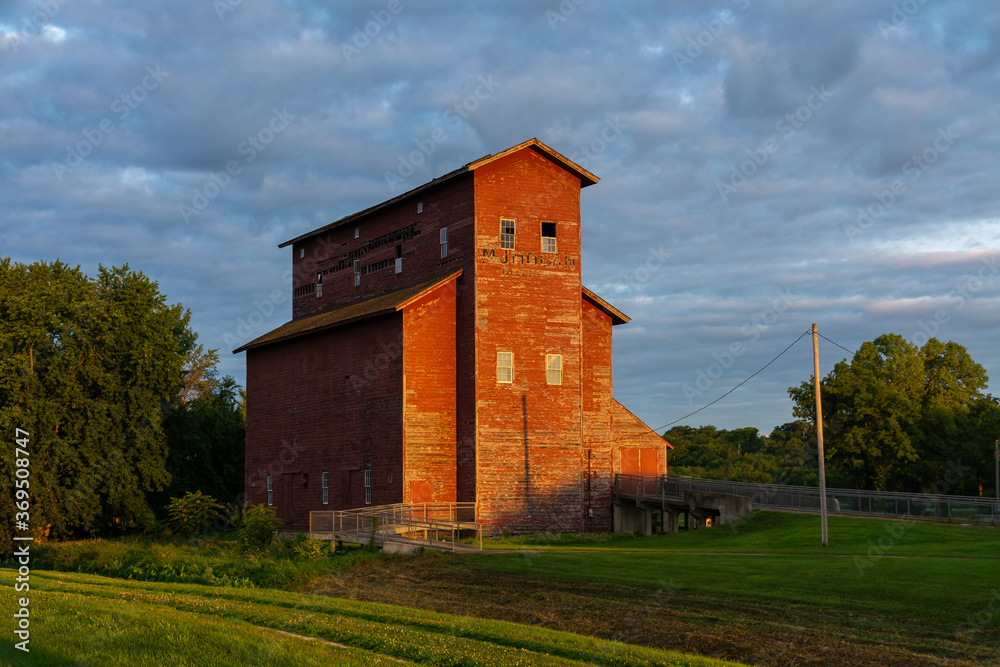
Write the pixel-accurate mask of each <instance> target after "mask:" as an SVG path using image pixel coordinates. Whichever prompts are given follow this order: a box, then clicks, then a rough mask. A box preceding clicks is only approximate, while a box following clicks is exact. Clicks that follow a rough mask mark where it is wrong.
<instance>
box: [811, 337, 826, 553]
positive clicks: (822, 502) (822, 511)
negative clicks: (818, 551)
mask: <svg viewBox="0 0 1000 667" xmlns="http://www.w3.org/2000/svg"><path fill="white" fill-rule="evenodd" d="M812 330H813V384H815V386H816V445H817V450H818V451H817V456H818V457H819V515H820V521H821V523H822V526H823V528H822V533H823V546H824V547H825V546H827V545H828V542H829V540H828V539H827V532H826V461H825V457H824V456H823V403H822V402H821V401H820V395H819V331H818V330H817V328H816V324H815V322H814V323H813V327H812Z"/></svg>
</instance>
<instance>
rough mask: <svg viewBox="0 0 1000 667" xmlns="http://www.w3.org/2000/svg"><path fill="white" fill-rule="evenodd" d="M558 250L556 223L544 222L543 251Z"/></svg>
mask: <svg viewBox="0 0 1000 667" xmlns="http://www.w3.org/2000/svg"><path fill="white" fill-rule="evenodd" d="M555 251H556V223H554V222H543V223H542V252H555Z"/></svg>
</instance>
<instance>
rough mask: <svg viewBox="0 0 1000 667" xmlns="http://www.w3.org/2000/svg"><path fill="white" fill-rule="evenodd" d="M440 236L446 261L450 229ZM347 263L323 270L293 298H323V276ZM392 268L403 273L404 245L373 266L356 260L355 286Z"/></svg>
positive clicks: (443, 229)
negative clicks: (394, 254) (370, 274)
mask: <svg viewBox="0 0 1000 667" xmlns="http://www.w3.org/2000/svg"><path fill="white" fill-rule="evenodd" d="M411 227H412V225H411ZM440 234H441V236H440V239H441V258H442V259H444V258H445V257H447V256H448V228H447V227H442V228H441V230H440ZM380 238H382V237H380ZM345 262H346V260H342V261H341V263H340V264H338V265H337V266H334V267H330V268H326V269H323V270H322V271H320V272H318V273H317V274H316V282H315V283H310V284H308V285H302V286H300V287H296V288H295V290H294V293H293V297H294V298H296V299H297V298H299V297H303V296H309V295H310V294H315V295H316V298H317V299H318V298H320V297H322V296H323V276H325V275H327V274H330V273H336V272H337V271H340V270H341V269H342V268H345V267H346V266H347V264H346V263H345ZM390 267H395V269H396V273H402V272H403V246H402V245H397V246H396V256H395V257H394V258H391V259H383V260H381V261H378V262H372V263H371V264H365V265H364V266H362V265H361V260H360V259H355V260H354V286H355V287H360V285H361V276H365V275H368V274H369V273H375V272H376V271H382V270H383V269H388V268H390Z"/></svg>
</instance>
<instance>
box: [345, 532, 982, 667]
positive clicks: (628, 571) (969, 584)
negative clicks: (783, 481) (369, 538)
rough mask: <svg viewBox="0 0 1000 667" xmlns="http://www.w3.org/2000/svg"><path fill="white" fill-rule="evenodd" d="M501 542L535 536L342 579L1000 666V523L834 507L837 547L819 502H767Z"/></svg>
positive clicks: (681, 642) (861, 653)
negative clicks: (654, 530)
mask: <svg viewBox="0 0 1000 667" xmlns="http://www.w3.org/2000/svg"><path fill="white" fill-rule="evenodd" d="M487 546H488V547H489V548H491V549H503V550H509V549H512V548H520V549H528V550H530V551H522V552H519V553H509V552H508V553H496V552H494V553H489V554H483V555H478V554H476V555H461V556H457V557H450V558H440V557H439V558H434V557H426V558H425V559H424V560H423V562H420V561H418V562H416V563H411V564H410V566H409V567H407V568H404V569H399V568H397V567H396V566H395V565H394V564H391V563H384V564H381V567H382V568H384V569H383V571H381V572H378V574H372V575H366V574H365V573H364V569H356V570H353V571H350V572H345V573H343V574H340V575H332V576H331V577H329V578H328V585H327V590H328V591H329V592H331V593H333V594H337V595H348V596H353V597H356V598H358V599H372V600H382V601H390V600H391V601H397V602H402V603H408V604H415V603H417V601H418V600H423V602H421V603H420V604H422V605H423V606H425V607H426V608H437V607H435V604H441V605H447V606H449V607H450V608H452V609H461V610H462V611H463V613H481V614H488V615H490V616H491V617H494V618H504V619H508V620H517V621H522V622H532V623H538V624H542V625H548V626H550V627H567V628H573V629H575V630H576V631H578V632H585V633H588V634H595V635H597V636H605V637H620V638H623V639H625V640H626V641H633V642H638V643H644V644H648V645H655V646H662V647H669V648H672V649H676V650H682V651H689V652H697V653H700V654H704V655H711V656H716V657H726V658H730V659H738V660H742V661H746V662H750V663H753V664H790V665H791V664H815V665H851V666H852V667H853V666H856V665H893V664H895V665H907V666H908V665H939V664H955V665H973V664H976V665H1000V530H998V529H996V528H988V527H975V526H962V525H958V524H937V523H917V522H900V521H885V520H877V519H860V518H850V517H831V519H830V546H829V547H828V548H826V549H824V548H823V547H822V546H821V545H820V543H819V519H818V517H815V516H809V515H796V514H783V513H776V512H758V513H755V514H753V515H752V516H750V517H748V518H747V519H744V520H742V521H740V522H736V523H734V524H730V525H725V526H719V527H717V528H713V529H708V530H699V531H692V532H689V533H683V534H678V535H662V536H651V537H624V536H608V535H601V536H565V535H564V536H554V535H536V536H521V537H513V538H507V539H498V540H492V541H490V542H489V543H488V545H487ZM378 567H379V565H376V564H370V565H369V569H371V568H375V569H378ZM378 577H381V578H384V579H389V580H392V581H393V582H394V583H393V586H392V588H391V590H392V593H391V594H390V593H388V592H386V591H380V590H378V588H377V587H373V586H372V585H371V581H372V579H373V578H378ZM498 590H499V591H501V592H499V593H498V592H496V591H498ZM467 598H473V599H474V600H475V603H474V604H466V602H465V601H466V599H467ZM476 609H478V610H479V611H474V610H476ZM584 610H586V612H585V611H584ZM585 614H586V617H585ZM623 627H624V628H626V629H627V630H626V631H625V632H623V630H622V628H623Z"/></svg>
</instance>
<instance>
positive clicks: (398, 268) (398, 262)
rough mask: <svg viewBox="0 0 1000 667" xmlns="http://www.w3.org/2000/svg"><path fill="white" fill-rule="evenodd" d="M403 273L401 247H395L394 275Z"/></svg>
mask: <svg viewBox="0 0 1000 667" xmlns="http://www.w3.org/2000/svg"><path fill="white" fill-rule="evenodd" d="M402 272H403V246H401V245H398V246H396V273H402Z"/></svg>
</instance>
